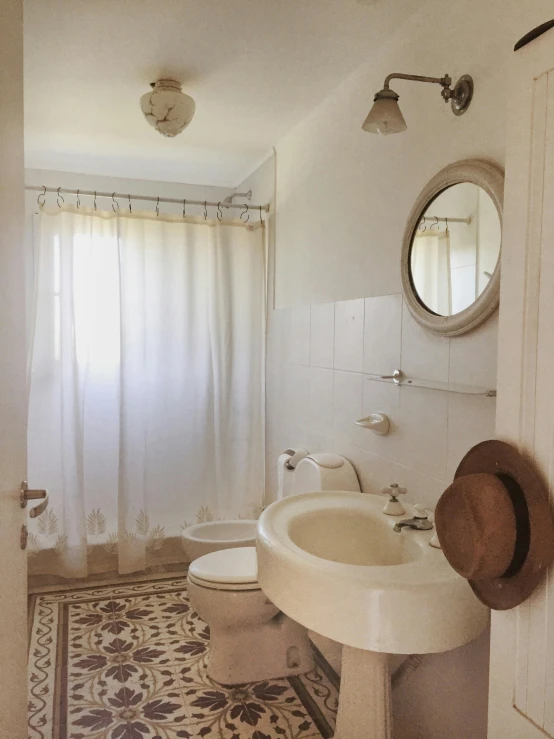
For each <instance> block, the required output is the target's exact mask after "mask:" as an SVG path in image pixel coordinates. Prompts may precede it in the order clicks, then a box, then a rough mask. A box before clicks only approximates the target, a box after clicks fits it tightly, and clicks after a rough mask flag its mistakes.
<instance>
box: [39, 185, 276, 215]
mask: <svg viewBox="0 0 554 739" xmlns="http://www.w3.org/2000/svg"><path fill="white" fill-rule="evenodd" d="M25 189H26V190H33V191H35V192H40V193H43V194H44V195H46V193H47V192H51V193H55V194H56V195H76V196H80V195H83V196H88V197H91V198H109V199H110V200H115V201H117V199H118V198H120V199H124V200H127V201H128V200H129V199H130V200H131V201H133V200H143V201H147V202H149V203H175V204H176V205H182V206H185V205H200V206H202V207H204V206H205V207H206V208H208V207H212V208H217V207H218V206H221V207H222V208H240V209H241V210H244V209H245V207H246V208H248V210H253V211H256V210H258V211H259V210H260V208H261V209H262V210H263V211H265V212H266V213H268V212H269V203H265V204H264V205H251V204H249V203H229V202H227V203H225V202H224V201H223V200H221V201H219V202H213V201H211V200H189V199H188V198H181V199H180V198H158V197H156V196H154V197H152V196H150V195H132V194H128V193H119V192H113V193H112V192H97V191H95V190H68V189H66V188H64V187H46V185H25Z"/></svg>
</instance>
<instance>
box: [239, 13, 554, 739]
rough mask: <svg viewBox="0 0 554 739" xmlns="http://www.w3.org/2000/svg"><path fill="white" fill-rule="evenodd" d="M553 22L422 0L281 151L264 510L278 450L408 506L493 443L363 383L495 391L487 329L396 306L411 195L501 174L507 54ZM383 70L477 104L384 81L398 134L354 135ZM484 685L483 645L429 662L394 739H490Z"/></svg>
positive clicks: (479, 418)
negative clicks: (345, 466) (346, 468)
mask: <svg viewBox="0 0 554 739" xmlns="http://www.w3.org/2000/svg"><path fill="white" fill-rule="evenodd" d="M552 10H553V9H552V4H551V2H550V1H548V2H546V1H545V0H527V2H525V3H520V2H516V0H510V1H509V2H506V0H489V1H488V2H487V3H483V2H482V0H466V1H465V2H464V3H456V4H452V3H448V4H445V3H444V2H442V0H430V2H428V3H426V4H425V5H424V7H423V8H422V10H421V11H420V13H419V14H418V15H417V16H416V17H415V18H412V19H410V22H409V25H406V26H404V27H402V28H399V29H398V31H397V33H396V34H395V35H394V36H391V37H390V38H389V39H387V42H386V43H385V45H384V46H383V48H382V50H381V52H380V53H378V54H373V55H372V56H371V58H369V57H368V62H367V65H365V67H364V68H362V69H360V70H358V72H357V73H356V74H355V75H353V76H352V77H351V78H349V79H348V80H346V81H345V82H344V83H343V85H341V86H340V87H339V88H338V89H336V90H335V91H332V92H331V93H330V95H329V97H328V98H327V99H326V100H325V101H324V102H323V103H322V104H321V105H320V106H319V107H318V108H317V109H316V110H315V111H314V112H313V114H312V115H311V116H310V117H309V118H307V119H306V120H305V121H303V122H302V123H301V124H300V125H299V126H297V127H296V128H295V129H294V130H293V131H292V132H291V133H290V134H289V135H288V136H287V137H286V138H285V139H284V140H282V141H281V142H279V144H278V146H277V159H276V163H277V178H276V180H277V189H276V220H275V223H274V226H275V230H274V238H275V250H274V254H273V259H274V261H275V275H274V278H275V284H274V288H275V290H274V292H275V303H274V309H270V311H269V315H268V348H267V352H268V359H267V375H266V377H267V437H266V438H267V442H266V450H267V460H266V461H267V499H268V501H269V500H271V499H272V497H273V496H274V494H275V478H276V470H275V462H276V459H277V456H278V454H279V453H280V452H281V451H282V450H283V449H285V448H286V447H290V446H305V447H306V448H307V449H309V450H310V451H312V452H316V451H322V450H326V451H335V452H338V453H340V454H343V455H344V456H346V457H348V458H349V459H350V460H351V461H352V462H353V463H354V466H355V467H356V470H357V472H358V476H359V478H360V482H361V485H362V489H363V490H364V491H365V492H377V491H379V489H380V488H381V487H382V486H383V485H385V484H387V483H390V482H398V483H401V484H403V485H405V486H406V487H408V490H409V493H410V494H409V500H410V501H411V502H416V501H418V502H423V503H425V504H427V505H429V506H434V504H435V503H436V501H437V499H438V497H439V496H440V494H441V493H442V491H443V490H444V489H445V487H446V486H447V485H448V484H449V482H450V481H451V480H452V476H453V474H454V471H455V469H456V466H457V464H458V463H459V461H460V460H461V458H462V456H463V455H464V453H465V452H466V451H467V450H468V449H469V448H470V447H471V446H472V445H474V444H475V443H477V442H479V441H481V440H483V439H486V438H490V437H492V436H493V435H494V415H495V401H494V399H491V398H486V397H482V396H477V397H473V396H467V395H457V394H454V393H445V392H439V391H436V390H421V389H416V388H413V387H408V388H401V389H398V388H395V387H393V386H391V385H389V384H386V383H383V382H378V381H376V380H375V378H374V377H372V375H375V374H391V373H392V371H393V370H394V369H396V368H400V369H402V370H403V371H404V372H405V373H406V374H407V375H408V376H411V377H414V378H419V379H423V380H434V381H441V382H451V383H462V384H466V385H473V386H475V387H484V388H493V387H495V384H496V349H497V347H496V343H497V316H496V315H495V316H493V317H492V318H491V319H490V320H489V321H488V322H487V323H486V324H485V325H483V326H482V327H481V328H479V329H478V330H476V331H474V332H473V333H471V334H468V335H466V336H462V337H458V338H453V339H445V338H439V337H435V336H432V335H431V334H428V333H426V332H425V331H424V330H422V329H421V328H420V327H419V326H418V325H417V324H416V323H415V322H414V321H413V319H412V318H411V315H410V314H409V312H408V311H407V309H406V306H405V305H404V303H403V300H402V296H401V287H400V285H401V282H400V254H401V247H402V236H403V230H404V224H405V222H406V218H407V216H408V214H409V212H410V210H411V207H412V205H413V202H414V201H415V199H416V197H417V195H418V194H419V192H420V190H421V189H422V188H423V186H424V185H425V184H426V182H427V181H428V180H429V179H430V178H431V177H432V176H433V175H434V174H435V173H436V172H437V171H439V170H440V169H441V168H442V167H444V166H445V165H447V164H449V163H451V162H453V161H456V160H460V159H464V158H468V157H482V158H486V159H489V160H492V161H494V162H496V163H497V164H499V165H502V164H503V161H504V123H505V104H506V96H507V95H508V93H509V80H508V79H507V78H506V76H505V74H506V62H507V60H508V59H509V57H510V55H511V53H512V49H513V45H514V43H515V42H516V41H517V40H518V39H519V38H520V37H521V36H522V35H523V34H524V33H526V32H527V31H529V30H530V29H531V28H533V27H534V26H536V25H538V24H539V23H541V22H543V21H545V20H548V19H550V17H551V16H552V14H553V13H552ZM393 71H401V72H411V73H415V74H426V75H436V76H440V75H442V74H444V73H446V72H448V73H450V74H451V76H452V77H453V78H454V79H456V78H457V77H458V76H460V75H461V74H464V73H470V74H471V75H472V76H473V78H474V81H475V98H474V101H473V103H472V106H471V108H470V110H469V111H468V113H466V115H465V116H462V117H455V116H454V115H452V113H451V112H450V110H449V107H448V106H446V105H444V103H443V102H442V100H441V98H440V94H439V92H440V90H439V88H438V86H437V87H435V86H432V85H422V84H419V85H418V84H416V83H406V82H395V83H393V85H392V87H393V88H394V89H395V90H396V91H397V92H398V93H399V94H400V105H401V107H402V110H403V113H404V116H405V118H406V121H407V123H408V130H407V131H406V132H405V133H403V134H401V135H398V136H388V137H379V136H373V135H371V134H367V133H364V132H362V130H361V124H362V122H363V120H364V118H365V116H366V114H367V112H368V110H369V108H370V106H371V101H372V97H373V94H374V92H375V91H377V90H378V89H380V87H381V86H382V82H383V79H384V78H385V76H386V75H387V74H388V73H390V72H393ZM262 174H263V173H259V175H258V180H259V179H260V178H262V179H263V177H262ZM265 175H266V176H267V179H266V180H265V182H266V185H265V186H266V187H268V188H269V187H270V184H271V182H270V175H269V172H268V171H267V169H266V171H265ZM251 179H252V178H249V180H248V182H250V181H251ZM244 186H245V183H242V184H241V185H240V186H239V189H242V188H243V187H244ZM271 256H272V255H270V257H271ZM270 264H271V258H270ZM270 277H271V275H270ZM271 305H272V303H270V306H271ZM378 410H380V411H384V412H386V413H388V414H389V415H390V418H391V421H392V433H391V434H390V435H389V436H387V437H376V436H374V435H372V434H371V433H370V432H369V431H366V430H363V429H359V428H358V427H356V426H354V424H353V422H354V420H355V419H357V418H360V417H361V416H362V415H367V414H368V413H370V412H373V411H378ZM406 617H407V618H409V614H407V615H406ZM414 626H415V627H416V628H417V625H416V624H415V625H414ZM487 679H488V636H487V635H484V636H483V637H482V638H480V639H479V640H477V641H476V642H474V643H473V644H471V645H468V646H466V647H464V648H462V649H460V650H456V651H455V652H452V653H449V654H445V655H437V656H434V657H431V656H429V657H427V658H425V660H424V661H423V666H422V667H420V668H419V669H418V670H417V671H415V672H414V673H412V674H411V675H410V676H409V677H408V678H406V679H405V680H403V681H402V683H401V685H399V686H398V688H397V690H396V691H395V697H394V704H395V722H396V723H395V739H423V738H425V739H444V737H448V739H469V737H471V739H484V737H485V736H486V710H487V709H486V696H487Z"/></svg>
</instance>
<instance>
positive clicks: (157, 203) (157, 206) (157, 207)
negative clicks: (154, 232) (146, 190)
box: [156, 198, 160, 218]
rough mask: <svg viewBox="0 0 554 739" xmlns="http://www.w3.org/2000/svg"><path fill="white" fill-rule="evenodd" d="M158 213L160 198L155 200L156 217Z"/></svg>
mask: <svg viewBox="0 0 554 739" xmlns="http://www.w3.org/2000/svg"><path fill="white" fill-rule="evenodd" d="M159 215H160V198H158V199H157V200H156V218H157V217H158V216H159Z"/></svg>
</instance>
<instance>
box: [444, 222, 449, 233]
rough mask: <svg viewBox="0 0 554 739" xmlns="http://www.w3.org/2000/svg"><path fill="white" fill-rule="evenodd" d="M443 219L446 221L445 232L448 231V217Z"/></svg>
mask: <svg viewBox="0 0 554 739" xmlns="http://www.w3.org/2000/svg"><path fill="white" fill-rule="evenodd" d="M444 220H445V223H446V231H445V233H448V218H445V219H444Z"/></svg>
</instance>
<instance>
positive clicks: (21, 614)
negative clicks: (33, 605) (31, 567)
mask: <svg viewBox="0 0 554 739" xmlns="http://www.w3.org/2000/svg"><path fill="white" fill-rule="evenodd" d="M23 209H24V182H23V0H2V2H0V737H1V738H2V739H8V738H9V739H23V738H24V737H26V736H27V731H26V727H27V720H26V710H27V667H26V662H27V655H26V638H27V628H26V615H27V614H26V590H27V582H26V574H27V569H26V567H27V565H26V562H27V560H26V552H24V551H22V549H21V548H20V532H21V527H22V526H23V524H24V523H25V515H26V512H25V511H24V510H22V509H21V508H20V505H19V492H20V485H21V481H22V480H23V479H24V478H25V465H26V419H27V408H26V406H27V385H26V356H25V355H26V350H25V343H26V342H25V278H24V239H23V228H24V215H23V213H24V210H23Z"/></svg>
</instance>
